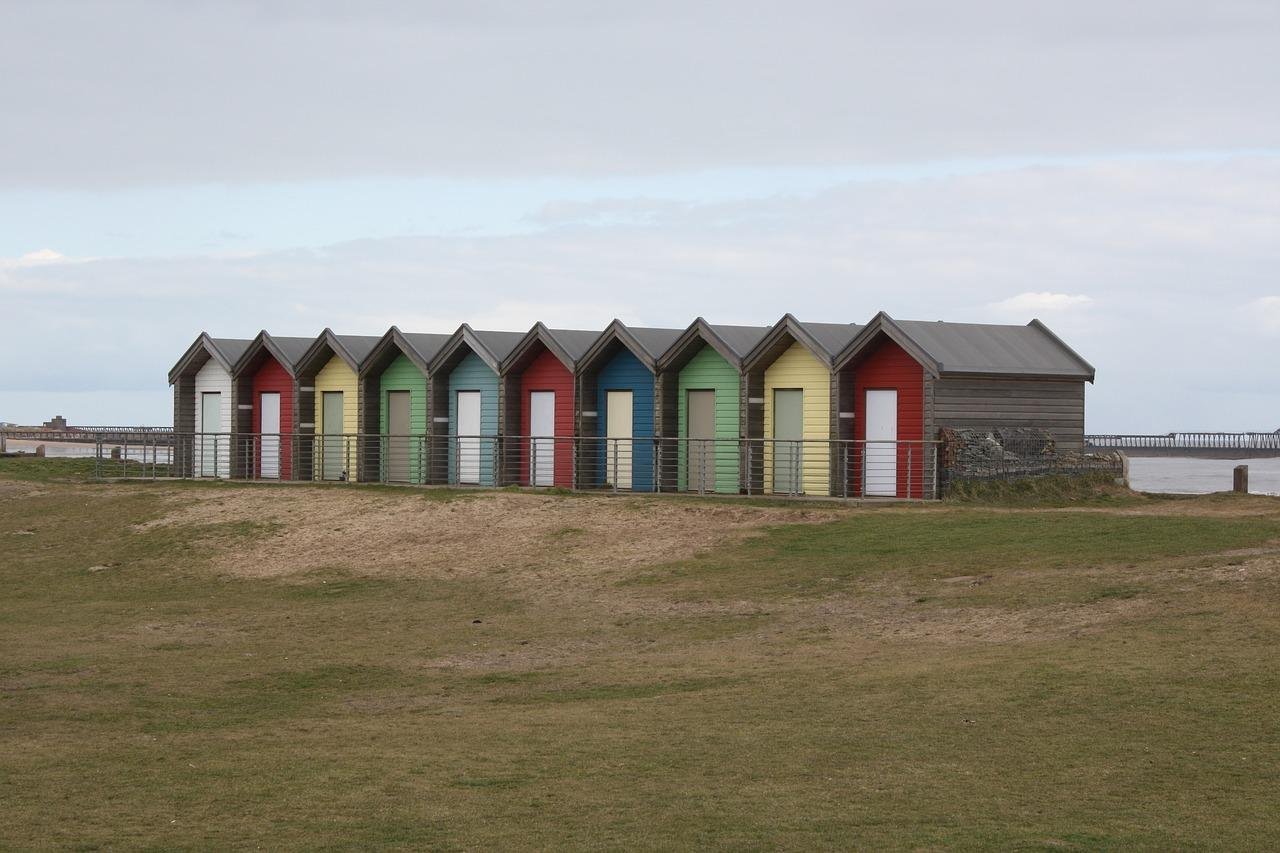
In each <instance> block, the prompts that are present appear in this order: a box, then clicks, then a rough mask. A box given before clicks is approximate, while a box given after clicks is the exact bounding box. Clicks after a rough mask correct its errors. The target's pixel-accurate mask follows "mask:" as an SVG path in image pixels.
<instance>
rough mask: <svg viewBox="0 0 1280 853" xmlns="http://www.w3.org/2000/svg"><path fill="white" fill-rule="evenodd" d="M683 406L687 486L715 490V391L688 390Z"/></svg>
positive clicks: (693, 489)
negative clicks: (687, 465) (686, 446)
mask: <svg viewBox="0 0 1280 853" xmlns="http://www.w3.org/2000/svg"><path fill="white" fill-rule="evenodd" d="M685 407H686V408H687V409H688V412H689V426H688V429H687V430H686V431H687V432H688V436H687V438H688V439H689V490H690V491H693V492H702V491H708V490H714V489H715V487H716V478H715V457H716V448H715V437H716V392H715V390H714V389H712V390H706V391H690V392H689V397H688V400H686V403H685Z"/></svg>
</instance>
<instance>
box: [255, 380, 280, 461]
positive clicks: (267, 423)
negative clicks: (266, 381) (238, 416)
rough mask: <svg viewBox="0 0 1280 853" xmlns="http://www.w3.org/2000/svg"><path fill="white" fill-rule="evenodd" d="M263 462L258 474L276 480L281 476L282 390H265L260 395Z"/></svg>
mask: <svg viewBox="0 0 1280 853" xmlns="http://www.w3.org/2000/svg"><path fill="white" fill-rule="evenodd" d="M258 414H259V416H260V417H261V419H262V423H261V424H260V426H259V429H258V431H259V433H260V435H259V438H258V440H259V442H261V443H260V445H259V446H260V447H261V451H260V452H261V454H262V455H261V457H260V458H261V462H259V464H258V476H259V477H265V478H268V479H271V480H275V479H277V478H279V476H280V392H278V391H263V392H262V394H261V395H260V396H259V397H258Z"/></svg>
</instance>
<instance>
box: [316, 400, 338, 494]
mask: <svg viewBox="0 0 1280 853" xmlns="http://www.w3.org/2000/svg"><path fill="white" fill-rule="evenodd" d="M323 395H324V396H323V397H322V399H321V405H322V408H321V410H320V411H321V412H322V413H323V417H324V437H323V438H322V439H321V441H322V442H323V446H322V447H323V457H324V459H323V465H322V466H321V469H320V476H321V477H323V478H324V479H326V480H341V479H343V476H342V444H343V441H342V392H341V391H325V392H323Z"/></svg>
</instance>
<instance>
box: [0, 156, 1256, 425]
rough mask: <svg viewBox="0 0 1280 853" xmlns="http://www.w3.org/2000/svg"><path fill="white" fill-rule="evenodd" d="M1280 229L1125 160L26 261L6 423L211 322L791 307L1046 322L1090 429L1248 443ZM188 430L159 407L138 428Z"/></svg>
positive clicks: (767, 313) (738, 313)
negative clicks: (221, 248) (36, 399)
mask: <svg viewBox="0 0 1280 853" xmlns="http://www.w3.org/2000/svg"><path fill="white" fill-rule="evenodd" d="M609 204H610V203H609V202H605V204H604V206H605V207H606V208H607V207H609ZM1277 222H1280V159H1274V158H1272V159H1268V158H1256V159H1238V160H1232V161H1229V162H1226V163H1132V162H1130V163H1107V164H1102V165H1098V166H1080V167H1075V168H1054V169H1021V170H1015V171H1002V172H992V173H990V174H986V175H965V176H959V177H953V178H938V179H930V180H927V181H878V182H869V183H868V182H858V183H849V184H845V185H840V186H836V187H832V188H830V189H828V190H826V191H823V192H817V193H811V194H807V195H803V196H799V195H797V196H770V197H768V198H759V199H748V200H740V201H733V202H724V203H718V204H704V205H677V206H671V207H670V208H668V209H665V210H663V209H662V206H661V205H657V206H654V208H653V209H652V210H651V213H650V214H648V215H646V216H645V218H644V220H643V221H639V222H638V221H621V222H612V223H608V222H607V223H603V224H602V223H595V222H593V223H591V224H581V223H578V224H574V223H568V224H556V225H555V226H553V227H549V228H547V229H545V230H542V231H537V232H532V233H520V234H513V235H506V236H455V237H424V236H404V237H397V238H391V239H378V240H373V239H365V240H352V241H349V242H344V243H336V244H331V245H326V246H322V247H318V248H314V249H313V248H298V249H292V250H287V251H262V252H258V253H256V254H252V255H245V256H222V255H204V256H189V257H177V258H153V259H138V258H115V259H99V260H94V261H87V262H80V263H51V264H39V265H29V266H24V267H20V268H17V267H15V268H10V269H7V270H5V271H4V275H8V276H10V277H11V278H12V279H13V287H12V288H8V287H7V288H6V289H5V290H4V296H5V308H6V310H7V318H8V319H10V321H11V322H10V323H9V325H8V326H7V327H6V334H5V335H3V336H0V361H2V362H4V363H17V362H20V361H21V362H22V363H23V364H24V369H23V370H21V371H7V372H3V373H0V407H7V406H9V405H13V403H12V402H11V401H14V400H18V399H26V398H20V397H19V396H17V392H23V393H26V392H45V391H49V390H57V391H60V392H63V393H66V394H72V395H74V394H77V393H79V392H87V391H90V390H101V389H109V388H120V389H132V390H137V391H141V390H145V389H153V390H154V389H159V390H160V391H163V389H164V387H165V373H166V371H167V370H168V368H169V367H170V366H171V365H172V364H173V362H174V361H175V360H176V359H177V357H178V355H180V354H181V352H182V351H183V350H184V349H185V348H186V346H187V345H188V344H189V343H190V342H191V340H192V339H193V338H194V337H195V335H196V334H197V333H198V332H199V331H201V330H202V329H204V330H208V331H210V332H212V333H214V334H217V335H219V336H227V337H252V336H253V335H254V334H256V333H257V331H258V330H259V329H260V328H263V327H266V328H268V329H270V330H271V331H272V332H276V333H278V334H285V335H315V334H317V333H318V332H319V331H320V329H322V328H324V327H325V326H332V327H333V328H334V329H335V330H336V331H339V332H346V333H362V334H381V333H383V332H385V331H386V329H387V327H388V326H390V325H392V324H393V323H394V324H396V325H399V326H400V328H401V329H403V330H405V331H412V332H429V331H437V332H452V331H453V330H454V329H456V328H457V327H458V325H459V324H460V323H462V322H463V321H466V322H469V323H471V324H472V325H473V326H476V327H490V328H506V329H513V330H524V329H527V328H529V326H530V325H532V323H533V322H534V320H537V319H541V320H543V321H545V322H548V323H550V324H553V325H558V326H566V327H570V328H573V327H577V328H583V327H586V328H592V327H594V328H600V327H602V326H603V325H604V324H605V323H606V322H608V320H610V319H612V318H613V317H615V316H619V317H622V318H623V319H624V320H626V321H627V322H631V323H637V324H642V325H654V326H674V327H683V326H686V325H688V323H689V322H690V321H691V320H692V319H693V318H694V317H696V316H699V315H702V316H705V317H707V319H709V320H711V321H712V322H720V323H746V324H764V323H771V322H773V321H775V320H776V319H777V318H778V317H779V316H781V315H782V314H783V313H784V312H788V311H789V312H792V313H794V314H796V315H797V316H799V317H801V318H802V319H810V320H833V321H853V322H858V321H865V320H866V319H868V318H870V317H871V316H872V315H873V314H874V313H875V312H876V311H877V310H881V309H883V310H886V311H888V312H889V313H890V314H891V315H893V316H895V317H899V318H905V319H929V320H932V319H947V320H956V321H971V322H992V321H1000V322H1009V323H1018V324H1023V323H1026V322H1027V321H1028V320H1030V319H1031V317H1033V316H1036V315H1038V314H1039V315H1041V316H1042V319H1044V320H1045V322H1047V323H1048V324H1049V325H1050V326H1051V327H1052V328H1053V329H1054V331H1056V332H1058V333H1059V334H1061V335H1062V336H1063V337H1064V338H1065V339H1066V340H1067V341H1068V342H1069V343H1070V344H1071V346H1072V347H1074V348H1075V349H1077V350H1078V351H1079V352H1080V353H1081V355H1083V356H1084V357H1085V358H1087V359H1088V360H1089V361H1091V362H1092V363H1093V364H1094V365H1095V366H1096V367H1097V368H1098V382H1097V384H1096V385H1095V386H1091V387H1090V389H1089V391H1088V416H1089V424H1090V426H1091V428H1093V429H1096V430H1099V431H1103V430H1117V431H1129V430H1146V429H1154V430H1157V431H1159V430H1166V431H1167V430H1169V429H1174V428H1184V427H1185V426H1187V422H1188V418H1189V417H1191V416H1190V415H1188V412H1187V401H1188V400H1189V399H1201V398H1203V399H1206V400H1209V399H1212V400H1213V401H1214V405H1213V407H1212V408H1203V409H1202V410H1197V411H1196V412H1194V413H1193V415H1194V417H1192V420H1194V421H1195V424H1194V426H1195V427H1196V428H1201V429H1208V428H1221V429H1233V428H1240V427H1241V426H1244V425H1249V424H1257V423H1266V422H1269V421H1272V420H1274V407H1275V403H1274V401H1275V399H1276V398H1277V396H1278V395H1280V378H1278V377H1277V376H1276V373H1275V371H1274V370H1272V369H1271V366H1270V364H1271V359H1270V358H1269V356H1270V354H1271V352H1272V350H1274V347H1275V338H1274V332H1268V330H1267V329H1266V328H1264V327H1263V326H1261V325H1258V324H1251V323H1241V322H1240V310H1241V309H1240V307H1241V306H1245V305H1249V306H1251V307H1250V311H1251V313H1253V314H1255V315H1257V316H1268V317H1275V304H1276V303H1275V302H1274V301H1272V300H1274V299H1275V298H1276V297H1275V296H1274V294H1275V275H1274V271H1275V269H1276V268H1277V267H1278V266H1280V243H1277V241H1276V240H1275V239H1274V237H1275V232H1276V223H1277ZM1187 234H1194V235H1197V237H1196V239H1195V240H1192V241H1188V240H1186V239H1185V235H1187ZM1081 297H1092V298H1093V300H1095V301H1093V302H1085V301H1083V299H1082V298H1081ZM1104 306H1105V310H1102V309H1103V307H1104ZM1267 312H1271V313H1267ZM30 352H40V353H41V357H40V358H39V359H24V356H25V354H27V353H30ZM1228 361H1229V362H1230V363H1231V364H1232V365H1233V368H1232V370H1231V371H1228V372H1225V373H1224V372H1223V371H1222V370H1221V369H1220V367H1219V365H1220V364H1222V363H1224V362H1228ZM1210 392H1211V396H1210ZM161 396H162V395H161ZM64 408H67V409H71V408H72V406H71V405H69V404H68V405H67V406H64ZM48 414H49V412H44V411H41V412H30V413H15V412H0V419H4V420H24V419H27V418H29V417H35V416H37V415H41V416H42V417H47V416H48ZM169 417H171V413H170V412H168V411H166V409H165V407H163V406H157V407H156V408H155V409H154V410H150V411H148V412H145V413H142V412H140V413H138V415H137V416H136V417H135V418H130V420H143V421H151V422H166V421H167V419H168V418H169Z"/></svg>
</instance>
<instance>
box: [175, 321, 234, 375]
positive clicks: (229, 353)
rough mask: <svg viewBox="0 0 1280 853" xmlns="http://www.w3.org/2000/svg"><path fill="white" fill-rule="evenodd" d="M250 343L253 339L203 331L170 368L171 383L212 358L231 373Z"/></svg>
mask: <svg viewBox="0 0 1280 853" xmlns="http://www.w3.org/2000/svg"><path fill="white" fill-rule="evenodd" d="M250 343H252V341H249V340H246V339H244V338H214V337H210V335H209V333H208V332H201V333H200V334H199V335H197V336H196V339H195V340H194V341H192V342H191V346H189V347H187V351H186V352H184V353H183V354H182V358H180V359H178V362H177V364H175V365H174V366H173V367H172V368H170V369H169V384H170V385H172V384H173V383H174V382H177V381H178V377H180V376H182V374H184V373H186V372H187V371H188V370H192V371H194V370H199V369H200V368H201V367H203V366H204V363H205V362H206V361H208V360H209V359H211V358H212V359H213V360H214V361H216V362H217V363H218V364H219V365H220V366H221V367H222V369H223V370H225V371H227V372H228V373H230V372H231V370H232V368H234V367H235V365H236V362H237V361H239V360H240V356H242V355H244V351H245V350H246V349H248V348H249V344H250Z"/></svg>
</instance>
